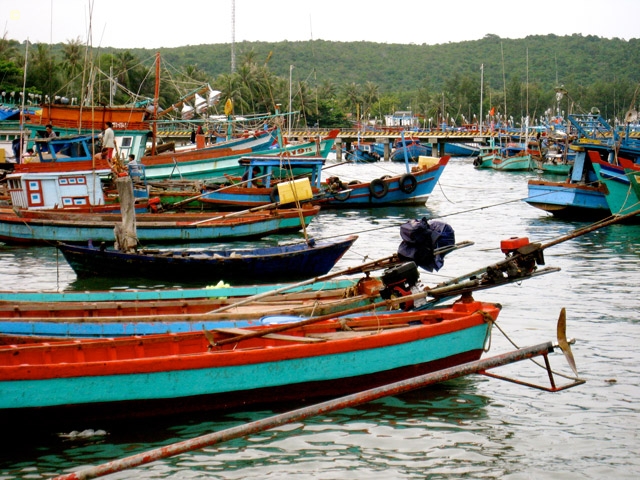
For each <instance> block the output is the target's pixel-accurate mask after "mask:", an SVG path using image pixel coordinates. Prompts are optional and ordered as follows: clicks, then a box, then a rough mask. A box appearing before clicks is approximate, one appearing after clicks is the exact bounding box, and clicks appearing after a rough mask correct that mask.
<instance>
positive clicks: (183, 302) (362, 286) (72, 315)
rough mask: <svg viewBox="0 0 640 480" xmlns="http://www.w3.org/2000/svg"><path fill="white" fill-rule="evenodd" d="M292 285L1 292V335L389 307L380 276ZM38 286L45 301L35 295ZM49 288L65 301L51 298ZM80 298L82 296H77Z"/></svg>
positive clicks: (165, 329) (158, 328)
mask: <svg viewBox="0 0 640 480" xmlns="http://www.w3.org/2000/svg"><path fill="white" fill-rule="evenodd" d="M296 285H297V284H269V285H255V284H254V285H246V286H237V287H232V286H230V285H228V284H222V282H219V283H218V284H216V285H212V286H211V288H201V289H195V288H181V289H175V288H172V289H154V290H152V291H143V290H127V291H117V290H109V291H96V292H84V293H85V295H84V296H82V295H80V296H78V295H70V296H69V295H66V293H80V292H64V293H61V294H59V295H55V294H54V293H53V292H51V294H46V293H43V292H13V293H9V292H3V294H2V295H3V296H5V295H11V297H12V298H15V299H17V301H13V302H8V301H1V302H0V343H11V344H13V343H34V342H36V341H38V339H46V340H47V341H59V340H63V339H65V338H100V337H123V336H130V335H155V334H161V333H179V332H198V331H202V329H203V328H207V329H213V328H221V327H223V328H227V327H247V326H256V325H269V324H272V323H281V322H284V321H297V320H301V319H303V318H306V317H311V316H318V315H338V314H344V313H354V310H355V313H357V312H363V311H365V310H366V311H374V310H380V311H385V310H389V308H388V306H387V305H385V306H384V307H382V306H377V307H376V306H375V303H376V302H378V301H379V300H380V296H379V291H380V290H381V289H382V288H383V284H382V282H381V280H380V279H378V278H374V277H372V278H367V277H364V278H360V279H357V280H355V279H353V280H352V279H347V278H342V279H336V280H322V281H320V280H318V281H314V282H312V283H304V284H303V285H297V286H296ZM303 287H304V288H303ZM43 294H44V295H45V297H46V298H47V300H46V301H36V300H32V299H33V298H41V295H43ZM123 294H126V295H123ZM51 295H54V296H55V298H56V299H58V298H62V301H57V300H49V299H50V298H52V297H51ZM77 298H84V300H74V299H77ZM100 298H103V300H100ZM25 299H28V300H25ZM107 299H109V300H107Z"/></svg>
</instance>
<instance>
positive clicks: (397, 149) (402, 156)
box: [390, 138, 431, 162]
mask: <svg viewBox="0 0 640 480" xmlns="http://www.w3.org/2000/svg"><path fill="white" fill-rule="evenodd" d="M430 155H431V151H430V149H429V148H427V146H426V145H423V144H422V143H420V140H419V139H417V138H399V139H398V140H396V141H395V143H394V144H393V152H392V153H391V158H390V160H391V161H392V162H404V161H405V160H406V159H408V161H409V162H417V161H418V158H419V157H428V156H430Z"/></svg>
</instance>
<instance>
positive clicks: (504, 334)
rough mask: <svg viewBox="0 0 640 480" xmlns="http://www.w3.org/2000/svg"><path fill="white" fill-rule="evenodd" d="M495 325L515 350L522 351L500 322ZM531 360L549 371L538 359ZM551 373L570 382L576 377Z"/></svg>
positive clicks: (494, 323) (552, 371)
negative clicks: (501, 326)
mask: <svg viewBox="0 0 640 480" xmlns="http://www.w3.org/2000/svg"><path fill="white" fill-rule="evenodd" d="M493 325H494V326H495V327H496V328H497V329H498V330H499V331H500V333H502V335H503V336H504V338H506V339H507V341H508V342H509V343H510V344H511V345H513V347H514V348H516V349H520V348H521V347H519V346H518V345H516V343H515V342H514V341H513V340H511V337H509V335H507V333H506V332H505V331H504V330H503V329H502V328H500V325H498V322H493ZM529 360H531V361H532V362H533V363H535V364H536V365H537V366H538V367H540V368H542V369H543V370H547V367H546V365H543V364H541V363H539V362H538V361H537V360H536V359H534V358H530V359H529ZM551 373H554V374H555V375H558V376H560V377H564V378H567V379H569V380H574V377H571V376H569V375H565V374H564V373H561V372H556V371H555V370H551Z"/></svg>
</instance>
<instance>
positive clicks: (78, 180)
mask: <svg viewBox="0 0 640 480" xmlns="http://www.w3.org/2000/svg"><path fill="white" fill-rule="evenodd" d="M58 183H59V184H60V185H63V186H66V185H85V184H86V183H87V179H86V178H84V177H60V178H59V179H58Z"/></svg>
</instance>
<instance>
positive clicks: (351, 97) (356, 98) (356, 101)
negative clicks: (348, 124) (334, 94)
mask: <svg viewBox="0 0 640 480" xmlns="http://www.w3.org/2000/svg"><path fill="white" fill-rule="evenodd" d="M342 97H343V99H344V100H343V101H344V103H345V106H346V107H347V109H348V110H350V111H351V112H354V111H358V109H359V105H361V104H362V89H361V87H360V85H358V84H357V83H355V82H351V83H348V84H347V85H345V86H344V88H343V90H342ZM356 121H360V119H359V118H357V119H356Z"/></svg>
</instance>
